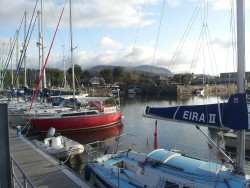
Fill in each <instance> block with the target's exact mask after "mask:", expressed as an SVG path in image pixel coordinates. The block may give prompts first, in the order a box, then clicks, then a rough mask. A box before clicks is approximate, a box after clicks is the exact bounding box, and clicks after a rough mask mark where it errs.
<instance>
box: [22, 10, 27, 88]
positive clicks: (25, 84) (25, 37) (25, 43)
mask: <svg viewBox="0 0 250 188" xmlns="http://www.w3.org/2000/svg"><path fill="white" fill-rule="evenodd" d="M26 25H27V12H26V11H25V13H24V42H23V44H24V45H23V49H24V58H23V63H24V86H27V77H26V75H27V73H26V52H27V48H26V45H27V40H28V37H27V36H26V35H27V32H26V30H27V29H26Z"/></svg>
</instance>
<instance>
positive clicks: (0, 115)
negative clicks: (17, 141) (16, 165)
mask: <svg viewBox="0 0 250 188" xmlns="http://www.w3.org/2000/svg"><path fill="white" fill-rule="evenodd" d="M0 119H1V121H0V147H1V150H2V151H1V155H0V187H11V166H10V147H9V125H8V106H7V104H6V103H5V104H3V103H2V104H0Z"/></svg>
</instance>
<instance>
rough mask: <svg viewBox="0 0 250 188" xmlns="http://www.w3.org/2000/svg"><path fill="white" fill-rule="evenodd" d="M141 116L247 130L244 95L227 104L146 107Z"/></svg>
mask: <svg viewBox="0 0 250 188" xmlns="http://www.w3.org/2000/svg"><path fill="white" fill-rule="evenodd" d="M143 116H145V117H148V118H154V119H163V120H170V121H178V122H183V123H191V124H195V125H201V126H206V127H213V128H219V129H233V130H247V129H249V124H248V107H247V100H246V94H245V93H237V94H233V95H231V96H230V98H229V101H228V103H218V104H207V105H192V106H176V107H158V108H157V107H149V106H147V108H146V110H145V114H143Z"/></svg>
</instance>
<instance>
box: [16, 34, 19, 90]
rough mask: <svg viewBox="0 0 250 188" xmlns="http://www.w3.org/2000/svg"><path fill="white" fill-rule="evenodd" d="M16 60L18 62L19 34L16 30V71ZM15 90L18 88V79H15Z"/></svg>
mask: <svg viewBox="0 0 250 188" xmlns="http://www.w3.org/2000/svg"><path fill="white" fill-rule="evenodd" d="M18 60H19V32H18V30H17V37H16V70H17V68H18ZM16 88H19V81H18V77H17V80H16Z"/></svg>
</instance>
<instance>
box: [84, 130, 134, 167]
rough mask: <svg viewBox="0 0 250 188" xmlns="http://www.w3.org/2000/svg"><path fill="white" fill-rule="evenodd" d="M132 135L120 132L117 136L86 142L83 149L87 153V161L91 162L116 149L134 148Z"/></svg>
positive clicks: (112, 152) (114, 151) (113, 152)
mask: <svg viewBox="0 0 250 188" xmlns="http://www.w3.org/2000/svg"><path fill="white" fill-rule="evenodd" d="M134 146H135V144H134V135H132V134H121V135H119V136H116V137H113V138H110V139H107V140H103V141H96V142H92V143H88V144H87V145H86V146H85V150H86V152H87V154H88V161H89V162H93V161H95V160H96V159H98V158H99V157H101V156H103V155H105V154H115V153H116V152H117V151H121V150H127V149H131V150H134V148H133V147H134Z"/></svg>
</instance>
